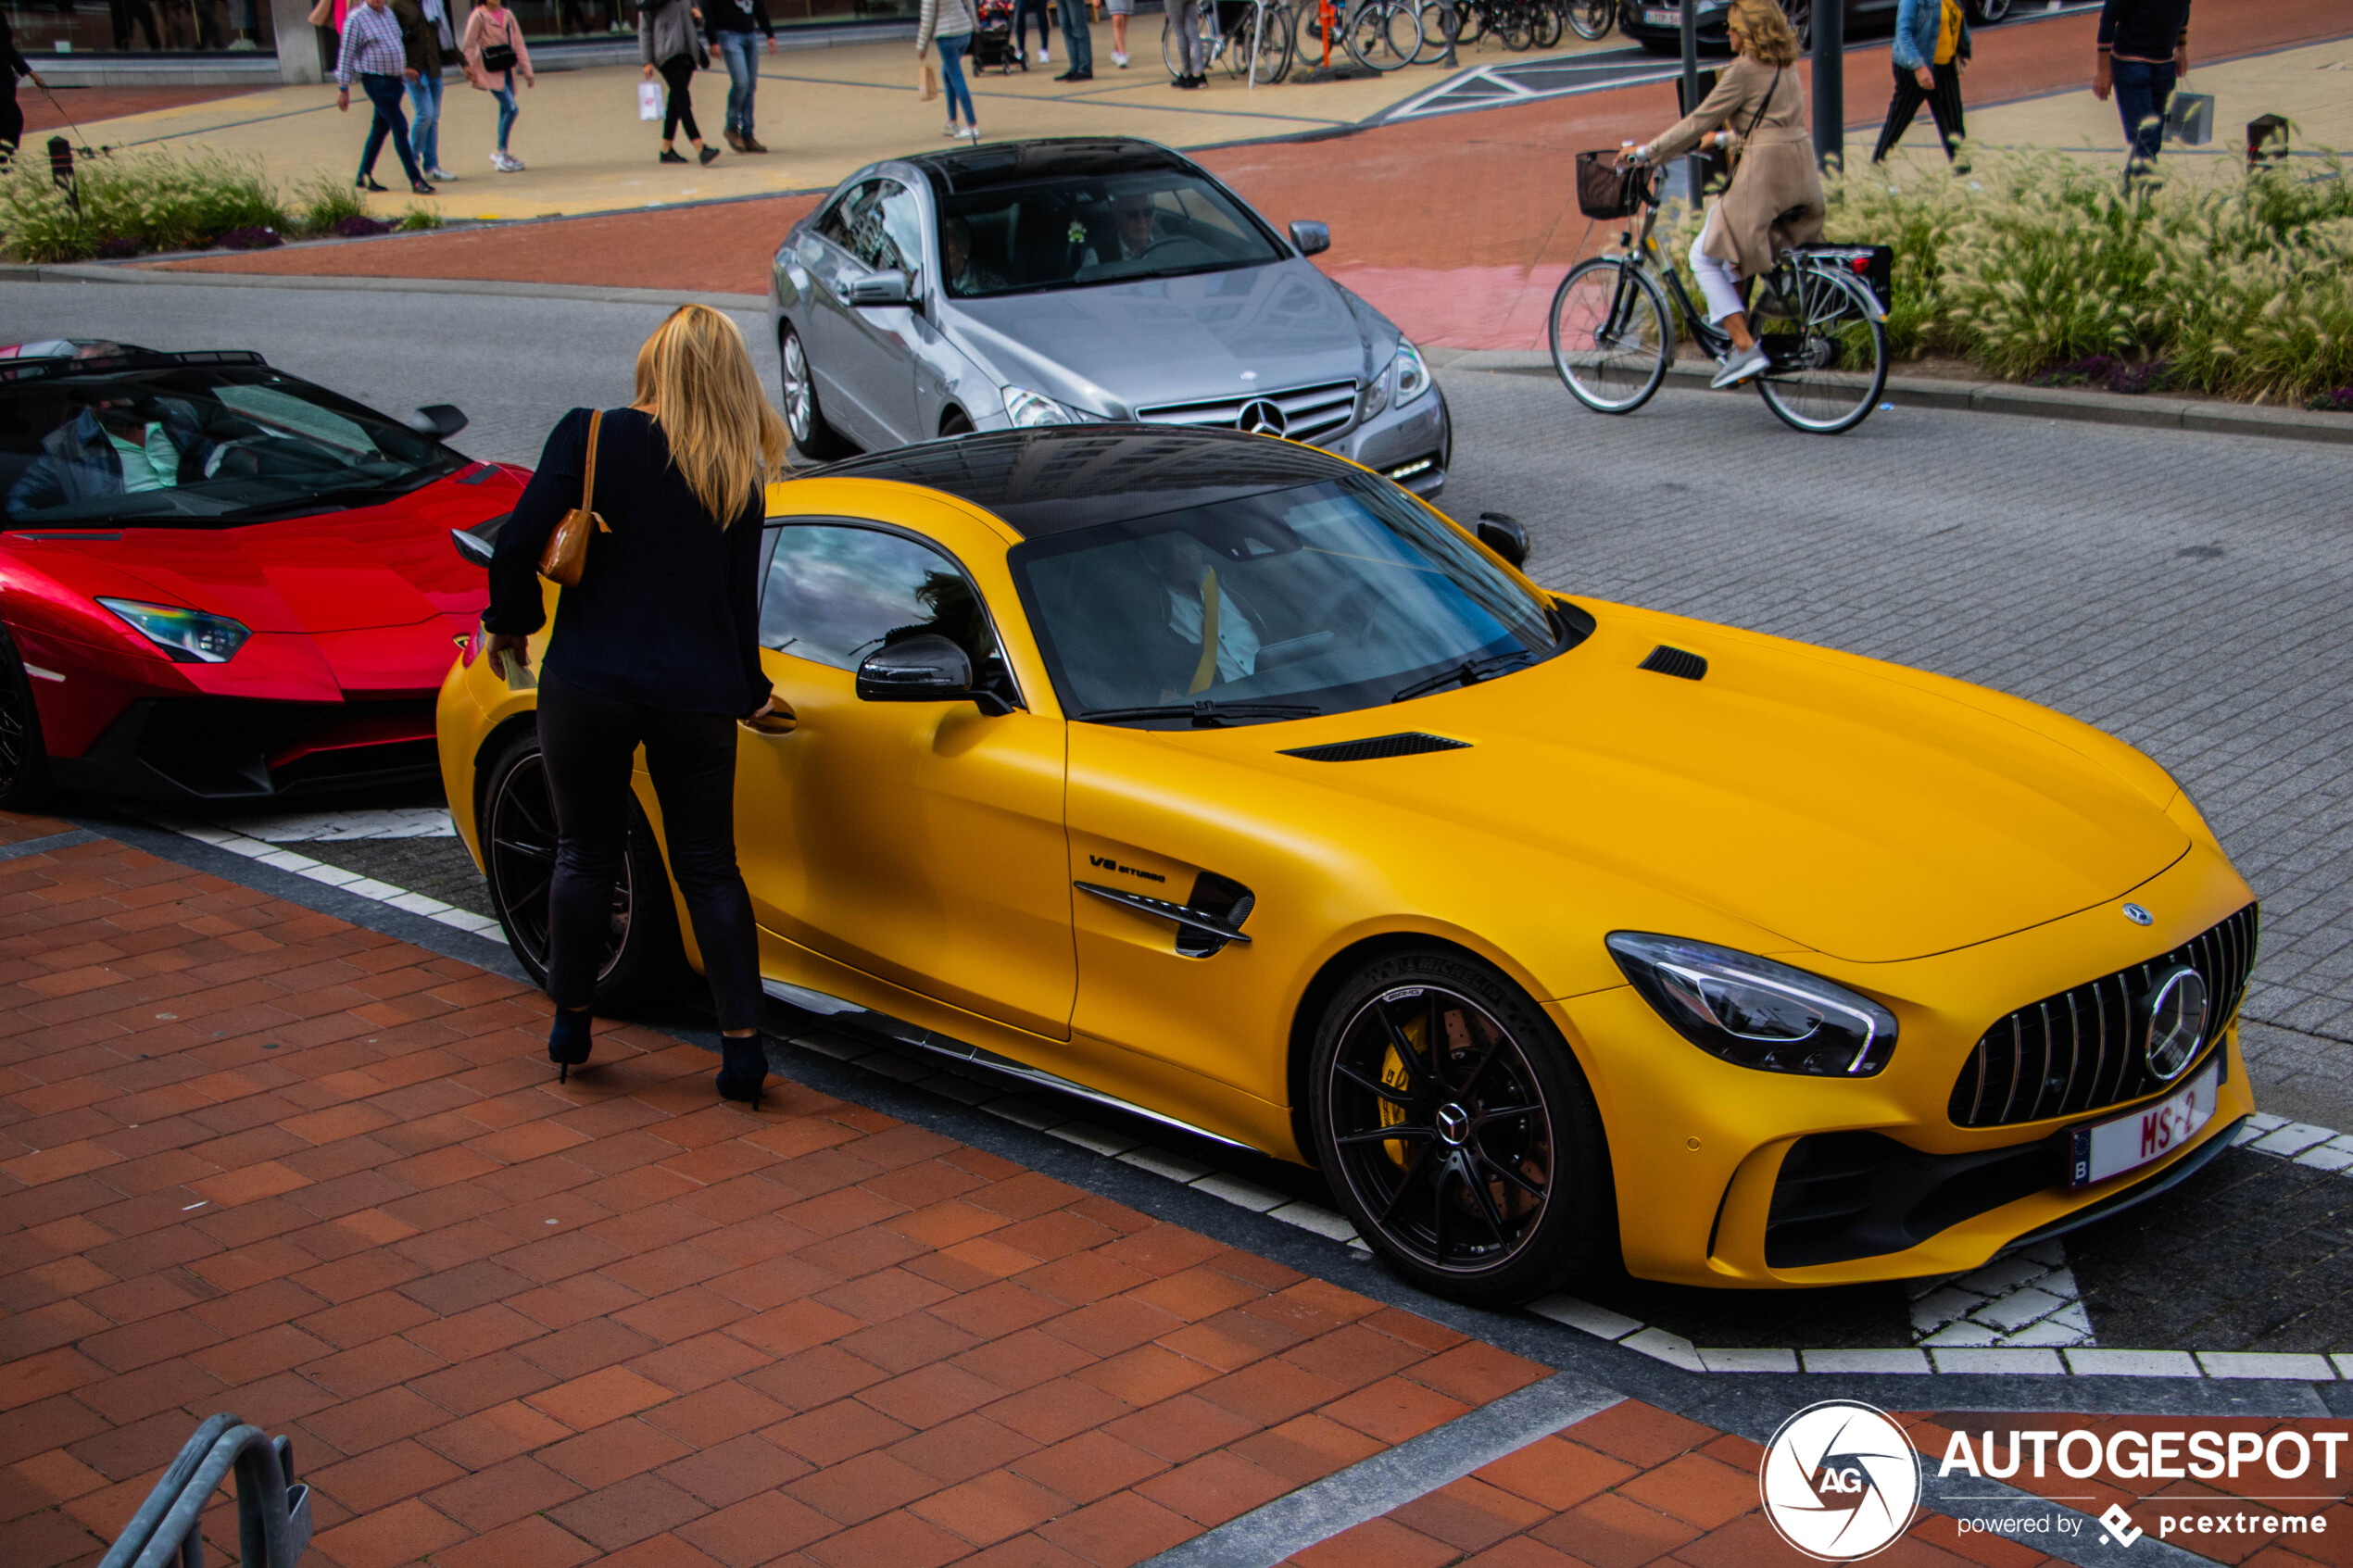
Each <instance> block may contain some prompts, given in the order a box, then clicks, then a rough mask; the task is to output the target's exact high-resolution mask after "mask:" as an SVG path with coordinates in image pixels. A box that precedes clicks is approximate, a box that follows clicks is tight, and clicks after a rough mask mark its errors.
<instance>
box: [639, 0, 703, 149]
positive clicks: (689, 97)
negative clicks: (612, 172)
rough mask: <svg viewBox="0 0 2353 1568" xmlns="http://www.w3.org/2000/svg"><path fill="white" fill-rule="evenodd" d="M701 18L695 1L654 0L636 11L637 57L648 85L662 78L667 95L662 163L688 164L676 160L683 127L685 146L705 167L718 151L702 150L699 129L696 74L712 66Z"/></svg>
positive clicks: (665, 100) (664, 110)
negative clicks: (696, 106) (688, 147)
mask: <svg viewBox="0 0 2353 1568" xmlns="http://www.w3.org/2000/svg"><path fill="white" fill-rule="evenodd" d="M701 23H702V12H700V11H699V10H697V9H696V8H695V6H694V5H693V3H692V0H656V3H654V4H649V5H647V6H640V7H639V8H638V11H637V53H638V55H639V56H641V57H642V58H643V59H644V61H645V66H646V80H647V81H648V82H651V81H652V80H653V79H654V75H655V73H656V72H657V71H659V72H660V73H661V82H662V85H663V87H664V88H666V89H667V90H668V92H667V95H666V97H665V99H664V102H663V107H662V115H661V159H660V161H661V162H662V163H684V162H686V159H685V158H683V157H679V156H678V145H677V143H678V128H679V126H680V125H682V124H683V125H685V126H686V140H687V141H688V142H690V143H692V144H694V148H695V157H697V158H698V160H700V161H701V162H704V163H711V162H715V161H716V160H717V159H718V157H719V149H718V148H717V147H706V146H704V145H703V144H702V131H701V129H700V128H699V127H698V126H697V125H696V124H695V100H694V82H695V72H696V70H697V69H699V68H701V67H704V66H708V65H709V64H711V52H710V50H708V49H707V48H705V47H704V46H703V41H702V33H701V31H700V28H701Z"/></svg>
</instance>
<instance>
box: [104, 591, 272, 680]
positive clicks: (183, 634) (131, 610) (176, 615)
mask: <svg viewBox="0 0 2353 1568" xmlns="http://www.w3.org/2000/svg"><path fill="white" fill-rule="evenodd" d="M98 602H99V603H100V604H102V605H104V606H106V607H107V608H108V609H110V610H112V611H113V612H114V613H115V614H116V615H118V616H120V617H121V618H122V619H123V620H124V621H128V622H129V623H130V625H131V627H132V630H134V631H136V632H137V633H139V634H140V635H141V636H143V637H145V638H146V639H147V641H149V642H151V643H153V644H155V645H156V646H157V647H159V648H161V649H163V651H164V652H166V653H168V654H170V656H171V658H172V659H173V661H174V662H176V663H180V664H225V663H227V662H228V661H229V660H230V659H233V658H234V657H235V656H236V652H237V650H238V649H239V648H241V647H243V646H245V639H246V638H247V637H250V636H252V635H253V633H251V632H248V631H246V630H245V627H243V626H242V625H240V624H238V623H237V622H236V621H232V620H230V619H229V618H228V617H227V616H225V615H207V614H206V613H205V612H204V611H203V610H200V609H182V608H179V607H178V606H176V605H147V604H141V603H140V602H139V601H138V600H136V599H100V600H99V601H98Z"/></svg>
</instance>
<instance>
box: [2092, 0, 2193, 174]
mask: <svg viewBox="0 0 2353 1568" xmlns="http://www.w3.org/2000/svg"><path fill="white" fill-rule="evenodd" d="M2189 69H2190V0H2108V3H2107V4H2106V5H2104V6H2101V7H2100V32H2099V53H2098V55H2097V56H2095V59H2094V61H2093V65H2092V95H2093V96H2094V97H2095V98H2105V97H2107V96H2108V94H2109V93H2110V92H2111V91H2113V92H2114V93H2115V94H2116V112H2117V116H2118V118H2119V119H2122V120H2123V121H2124V144H2125V148H2126V152H2125V158H2124V182H2125V183H2126V184H2127V185H2130V184H2132V183H2133V182H2134V181H2135V180H2141V179H2145V178H2146V177H2147V176H2148V173H2149V171H2150V170H2151V169H2154V168H2155V167H2156V166H2157V155H2158V150H2159V149H2160V148H2162V147H2163V146H2164V145H2165V106H2166V105H2167V104H2168V103H2170V102H2171V100H2172V97H2173V87H2174V84H2175V83H2176V82H2180V81H2181V79H2182V78H2183V77H2184V76H2186V75H2188V74H2189Z"/></svg>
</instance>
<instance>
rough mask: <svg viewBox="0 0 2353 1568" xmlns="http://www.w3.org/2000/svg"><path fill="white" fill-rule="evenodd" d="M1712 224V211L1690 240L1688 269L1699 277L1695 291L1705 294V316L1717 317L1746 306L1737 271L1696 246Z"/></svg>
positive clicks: (1729, 314)
mask: <svg viewBox="0 0 2353 1568" xmlns="http://www.w3.org/2000/svg"><path fill="white" fill-rule="evenodd" d="M1715 225H1716V218H1715V215H1714V214H1712V213H1711V214H1709V216H1708V220H1707V222H1706V223H1705V224H1703V225H1702V226H1701V228H1700V232H1699V238H1697V239H1695V240H1693V241H1692V275H1693V276H1694V277H1696V278H1698V279H1699V292H1700V293H1701V294H1703V295H1706V296H1707V319H1708V320H1709V321H1711V322H1715V321H1721V320H1723V319H1724V318H1725V317H1727V316H1735V315H1738V314H1739V313H1740V312H1742V311H1743V310H1745V309H1747V308H1748V306H1747V304H1746V303H1745V302H1744V301H1743V299H1742V298H1741V280H1740V274H1739V273H1737V272H1735V271H1733V270H1732V268H1731V264H1730V262H1726V261H1718V260H1717V259H1716V258H1715V257H1712V256H1710V255H1708V254H1707V252H1705V250H1702V249H1701V248H1700V247H1701V246H1702V245H1705V244H1706V243H1707V235H1708V231H1709V230H1711V229H1713V228H1714V227H1715Z"/></svg>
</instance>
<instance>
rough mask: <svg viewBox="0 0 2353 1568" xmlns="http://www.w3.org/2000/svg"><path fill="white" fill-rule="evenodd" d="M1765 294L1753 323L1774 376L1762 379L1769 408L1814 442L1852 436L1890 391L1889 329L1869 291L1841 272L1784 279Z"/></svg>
mask: <svg viewBox="0 0 2353 1568" xmlns="http://www.w3.org/2000/svg"><path fill="white" fill-rule="evenodd" d="M1779 282H1780V286H1779V287H1773V286H1768V287H1766V288H1762V289H1759V290H1758V291H1757V294H1756V309H1755V311H1754V312H1752V313H1751V316H1750V320H1751V322H1752V324H1753V325H1754V326H1755V330H1756V337H1757V341H1758V342H1760V343H1762V344H1763V345H1765V352H1766V353H1767V354H1768V355H1770V356H1771V357H1772V360H1773V365H1774V369H1772V370H1768V371H1766V372H1765V374H1763V375H1762V376H1759V377H1758V378H1757V380H1756V390H1757V392H1758V394H1759V395H1762V396H1763V397H1764V399H1765V406H1766V407H1767V408H1770V409H1772V410H1773V412H1774V413H1776V414H1779V415H1780V417H1781V420H1782V422H1783V423H1785V424H1787V425H1789V426H1790V427H1791V428H1793V429H1795V430H1802V431H1806V432H1808V433H1812V434H1815V435H1836V434H1838V433H1840V432H1842V431H1849V430H1853V429H1854V428H1855V427H1856V425H1858V424H1861V423H1862V422H1863V421H1864V420H1867V419H1869V417H1870V413H1871V410H1872V409H1873V408H1877V407H1879V399H1880V394H1881V392H1883V391H1885V390H1886V388H1887V329H1886V328H1885V327H1883V326H1881V324H1880V320H1879V312H1878V311H1877V310H1876V309H1874V308H1873V307H1872V305H1871V298H1870V294H1869V291H1868V290H1866V289H1864V288H1863V287H1862V286H1861V285H1859V284H1858V283H1856V282H1855V281H1854V280H1853V279H1851V278H1847V277H1843V276H1841V275H1840V274H1838V273H1836V272H1827V271H1815V270H1811V269H1806V270H1799V271H1797V272H1796V273H1795V274H1794V276H1793V277H1792V276H1791V274H1789V273H1787V272H1784V273H1783V274H1782V275H1781V277H1780V280H1779Z"/></svg>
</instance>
